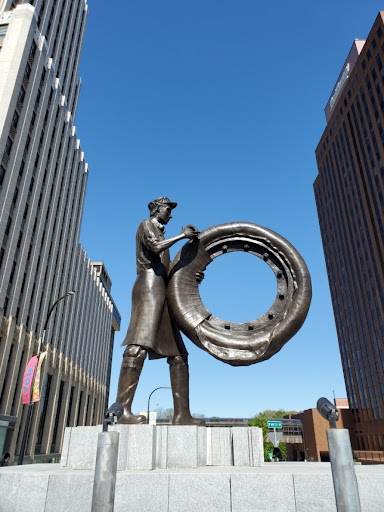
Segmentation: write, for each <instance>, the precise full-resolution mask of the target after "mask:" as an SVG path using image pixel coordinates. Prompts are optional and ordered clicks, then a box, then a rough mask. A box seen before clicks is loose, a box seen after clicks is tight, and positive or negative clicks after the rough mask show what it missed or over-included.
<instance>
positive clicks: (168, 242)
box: [148, 224, 199, 254]
mask: <svg viewBox="0 0 384 512" xmlns="http://www.w3.org/2000/svg"><path fill="white" fill-rule="evenodd" d="M198 234H199V231H198V230H197V229H196V228H195V226H192V225H190V224H189V225H188V226H184V227H183V230H182V233H180V234H179V235H176V236H173V237H171V238H166V239H165V240H154V239H152V240H148V245H149V248H150V249H151V251H153V252H154V253H155V254H160V253H161V252H163V251H165V250H166V249H169V248H170V247H172V245H173V244H175V243H176V242H178V241H179V240H184V239H185V238H195V237H196V236H197V235H198Z"/></svg>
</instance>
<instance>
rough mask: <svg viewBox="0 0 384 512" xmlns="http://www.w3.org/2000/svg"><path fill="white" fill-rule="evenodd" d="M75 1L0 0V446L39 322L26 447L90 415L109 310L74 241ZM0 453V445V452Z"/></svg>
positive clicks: (10, 429)
mask: <svg viewBox="0 0 384 512" xmlns="http://www.w3.org/2000/svg"><path fill="white" fill-rule="evenodd" d="M86 17H87V3H86V1H85V0H61V1H58V0H34V1H31V2H21V1H19V2H17V1H11V0H0V216H1V217H0V452H4V451H8V452H10V454H11V456H13V455H16V456H17V454H18V453H19V450H20V445H21V440H22V438H23V434H24V431H25V422H26V416H27V414H26V407H24V408H23V406H22V404H21V384H22V377H23V372H24V369H25V367H26V364H27V362H28V360H29V359H30V357H31V356H32V355H33V354H35V353H36V352H37V350H38V348H39V344H40V340H41V336H42V332H43V328H44V324H45V321H46V319H47V317H48V315H49V312H50V308H51V306H52V305H53V304H54V303H55V301H56V300H57V299H58V298H60V297H62V296H63V295H65V294H66V292H67V291H69V290H75V292H76V293H75V295H74V296H72V297H71V296H68V297H66V298H65V299H63V300H61V301H60V302H59V303H57V306H56V307H55V308H54V310H53V311H52V315H51V316H50V320H49V324H48V327H47V332H46V337H45V342H46V346H44V347H42V348H43V349H46V350H47V352H48V354H47V358H46V363H45V364H44V371H43V374H42V378H41V380H42V382H41V383H42V389H43V392H42V399H41V401H40V402H39V404H38V405H35V406H34V411H33V418H32V424H31V428H30V435H29V443H28V445H27V450H26V453H27V455H32V456H33V455H34V456H35V457H42V458H50V457H53V456H54V455H55V454H58V453H59V452H60V450H61V444H62V439H63V432H64V429H65V427H66V426H77V425H91V424H96V423H98V422H100V421H101V419H102V416H103V412H104V410H105V404H106V400H107V398H108V386H109V378H110V368H111V356H112V346H113V338H114V332H115V330H118V329H119V324H120V315H119V313H118V310H117V309H116V306H115V305H114V303H113V300H112V298H111V294H110V290H111V282H110V279H109V277H108V274H107V272H106V270H105V268H104V266H103V265H102V264H101V263H92V262H91V261H90V260H89V259H88V258H87V256H86V254H85V252H84V250H83V249H82V247H81V246H80V244H79V232H80V224H81V218H82V211H83V205H84V195H85V188H86V183H87V176H88V165H87V163H86V162H85V159H84V153H83V152H82V150H81V146H80V141H79V139H78V138H77V134H76V128H75V126H74V119H75V114H76V108H77V102H78V97H79V88H80V79H79V78H78V75H77V73H78V65H79V58H80V52H81V46H82V40H83V35H84V27H85V22H86ZM0 455H1V453H0Z"/></svg>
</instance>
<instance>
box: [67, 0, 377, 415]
mask: <svg viewBox="0 0 384 512" xmlns="http://www.w3.org/2000/svg"><path fill="white" fill-rule="evenodd" d="M105 5H106V4H105V2H102V1H101V0H89V18H88V25H87V30H86V36H85V44H84V47H83V53H82V60H81V69H80V75H81V77H82V92H81V96H80V101H79V110H78V115H77V120H76V126H77V131H78V136H79V137H80V139H81V145H82V149H83V151H84V152H85V155H86V159H87V161H88V162H89V178H88V189H87V197H86V203H85V209H84V217H83V224H82V232H81V243H82V244H83V245H84V248H85V249H86V251H87V253H88V256H89V257H90V258H91V259H92V260H96V261H99V260H102V261H103V262H104V263H105V265H106V268H107V270H108V272H109V274H110V276H111V279H112V282H113V287H112V295H113V297H114V300H115V302H116V304H117V306H118V308H119V310H120V313H121V315H122V327H121V331H120V332H119V333H117V335H116V337H115V349H114V358H113V367H112V380H111V402H112V401H114V398H115V395H116V388H117V379H118V374H119V369H120V363H121V357H122V352H123V348H122V347H120V344H121V342H122V340H123V339H124V336H125V332H126V329H127V326H128V323H129V316H130V306H131V305H130V302H131V298H130V297H131V288H132V285H133V283H134V280H135V277H136V274H135V232H136V228H137V226H138V224H139V223H140V221H141V220H142V219H144V218H146V217H147V216H148V210H147V204H148V202H149V201H150V200H151V199H153V198H155V197H158V196H162V195H166V196H168V197H170V198H171V200H172V201H177V202H178V203H179V206H178V207H177V208H176V210H174V213H173V219H172V220H171V222H170V224H169V225H168V226H167V230H166V231H167V236H173V235H176V234H178V233H179V232H180V229H181V226H182V225H184V224H188V223H192V224H195V225H196V226H197V227H198V228H199V229H200V230H203V229H205V228H208V227H210V226H213V225H216V224H220V223H223V222H231V221H236V220H244V221H248V222H254V223H256V224H260V225H262V226H265V227H268V228H270V229H273V230H274V231H277V232H278V233H280V234H281V235H282V236H284V237H285V238H287V239H288V240H289V241H290V242H291V243H292V244H293V245H294V246H295V247H296V248H297V249H298V251H299V252H300V253H301V254H302V256H303V257H304V259H305V261H306V262H307V265H308V267H309V270H310V272H311V277H312V285H313V299H312V305H311V308H310V311H309V314H308V318H307V320H306V322H305V324H304V326H303V327H302V329H301V330H300V331H299V333H298V334H297V335H296V336H295V337H294V338H293V339H292V340H290V341H289V342H288V343H287V344H286V345H285V346H284V348H283V349H282V350H281V351H280V352H279V353H278V354H277V355H275V356H274V357H273V358H271V359H270V360H268V361H266V362H263V363H260V364H255V365H252V366H250V367H240V368H233V367H231V366H229V365H226V364H224V363H222V362H220V361H217V360H215V359H214V358H213V357H212V356H210V355H209V354H207V353H205V352H203V351H202V350H200V349H198V348H197V347H195V346H194V345H193V343H192V342H190V341H189V340H186V345H187V348H188V351H189V354H190V357H189V362H190V374H191V409H192V411H194V412H199V413H203V414H205V415H206V416H222V417H229V416H232V417H251V416H253V415H254V414H256V413H257V412H259V411H262V410H264V409H279V408H283V409H295V410H302V409H307V408H312V407H315V406H316V401H317V399H318V398H319V397H320V396H324V395H325V396H327V397H328V398H332V395H333V391H334V392H335V395H336V396H337V397H344V396H346V392H345V386H344V379H343V373H342V368H341V363H340V355H339V349H338V343H337V336H336V331H335V324H334V318H333V313H332V306H331V300H330V294H329V287H328V280H327V275H326V270H325V262H324V256H323V249H322V245H321V238H320V232H319V226H318V220H317V214H316V207H315V201H314V195H313V181H314V180H315V178H316V175H317V168H316V160H315V154H314V151H315V148H316V146H317V143H318V142H319V139H320V137H321V134H322V132H323V130H324V128H325V116H324V107H325V105H326V103H327V101H328V98H329V96H330V94H331V92H332V89H333V87H334V85H335V82H336V80H337V77H338V75H339V73H340V71H341V68H342V66H343V63H344V61H345V59H346V57H347V55H348V52H349V50H350V47H351V45H352V42H353V40H354V39H355V38H358V39H365V38H366V36H367V35H368V33H369V30H370V28H371V26H372V24H373V22H374V20H375V18H376V16H377V14H378V11H379V10H380V8H382V4H381V3H380V2H376V1H373V0H366V1H365V2H356V1H350V0H349V1H347V0H338V1H337V2H331V1H328V0H325V1H323V2H321V3H319V2H304V1H296V2H290V3H288V2H282V1H280V0H278V1H275V2H256V1H255V0H253V1H251V0H237V1H236V2H234V1H229V0H221V1H218V0H205V1H200V0H195V1H193V2H192V1H188V0H182V1H180V0H178V1H176V0H169V1H161V0H156V1H155V0H150V1H149V0H140V1H139V0H135V1H130V2H122V1H120V2H114V4H113V8H111V7H110V8H109V9H106V8H105ZM181 246H182V243H180V242H179V243H178V244H177V245H176V246H174V247H173V248H172V249H173V251H172V250H171V254H172V255H175V254H176V252H177V251H178V250H179V249H180V248H181ZM200 291H201V296H202V299H203V302H204V303H205V305H206V306H207V307H208V309H210V310H211V311H212V313H214V314H215V315H216V316H219V317H221V318H225V319H227V320H231V321H238V322H239V321H247V320H252V319H254V318H256V317H257V316H259V315H261V314H262V313H264V312H265V311H266V310H267V309H268V307H269V305H270V304H271V303H272V302H273V300H274V295H275V293H276V283H275V279H274V276H273V274H272V271H271V270H270V269H269V267H268V266H267V265H265V264H263V263H262V262H261V261H259V260H258V259H257V258H252V257H251V256H250V255H247V254H239V253H237V254H232V255H226V256H222V257H220V258H218V259H217V260H215V262H214V263H212V265H210V266H209V267H208V269H207V271H206V278H205V280H204V282H203V283H202V285H201V290H200ZM158 386H169V375H168V365H167V363H166V361H165V360H159V361H146V363H145V365H144V370H143V373H142V376H141V380H140V383H139V387H138V390H137V393H136V398H135V401H134V410H135V412H139V411H143V410H146V407H147V400H148V396H149V394H150V392H151V391H152V390H153V389H154V388H156V387H158ZM151 403H152V404H153V405H154V406H156V404H159V407H163V408H167V407H171V406H172V396H171V391H170V390H160V391H158V392H157V393H156V394H154V395H153V398H152V401H151Z"/></svg>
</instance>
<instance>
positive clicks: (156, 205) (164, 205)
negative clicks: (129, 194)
mask: <svg viewBox="0 0 384 512" xmlns="http://www.w3.org/2000/svg"><path fill="white" fill-rule="evenodd" d="M176 206H177V203H173V202H172V201H170V200H169V199H168V197H158V198H157V199H154V200H153V201H151V202H150V203H149V204H148V208H149V213H150V216H151V217H156V218H157V220H158V221H159V222H161V224H167V223H168V222H169V220H170V219H171V218H172V215H171V211H172V210H173V209H174V208H176Z"/></svg>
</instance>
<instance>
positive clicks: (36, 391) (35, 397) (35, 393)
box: [32, 352, 47, 403]
mask: <svg viewBox="0 0 384 512" xmlns="http://www.w3.org/2000/svg"><path fill="white" fill-rule="evenodd" d="M46 355H47V353H46V352H42V353H41V354H40V357H39V364H38V365H37V370H36V376H35V380H34V382H33V389H32V402H33V403H35V402H38V401H39V400H40V373H41V365H42V364H43V361H44V358H45V356H46Z"/></svg>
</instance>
